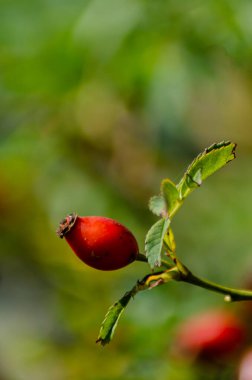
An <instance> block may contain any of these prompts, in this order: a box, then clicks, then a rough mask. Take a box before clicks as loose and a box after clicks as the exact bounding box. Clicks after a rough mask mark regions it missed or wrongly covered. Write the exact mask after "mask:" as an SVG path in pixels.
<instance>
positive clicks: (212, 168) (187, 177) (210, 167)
mask: <svg viewBox="0 0 252 380" xmlns="http://www.w3.org/2000/svg"><path fill="white" fill-rule="evenodd" d="M235 148H236V144H235V143H232V142H229V141H227V142H225V141H224V142H221V143H218V144H213V145H211V146H210V147H209V148H207V149H205V150H204V152H202V153H200V154H199V155H198V157H196V158H195V160H193V162H192V163H191V165H190V166H189V167H188V169H187V171H186V172H185V174H184V176H183V178H182V180H181V181H180V183H179V184H178V186H177V189H178V192H179V196H180V199H181V200H182V199H183V198H185V197H187V196H188V195H189V194H190V193H191V192H192V191H193V190H194V189H195V188H197V187H199V186H200V185H201V184H202V181H204V180H205V179H206V178H207V177H209V176H210V175H211V174H213V173H214V172H216V171H217V170H219V169H220V168H222V167H223V166H225V165H226V164H227V163H228V162H229V161H232V160H233V159H234V158H235Z"/></svg>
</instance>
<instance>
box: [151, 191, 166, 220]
mask: <svg viewBox="0 0 252 380" xmlns="http://www.w3.org/2000/svg"><path fill="white" fill-rule="evenodd" d="M149 209H150V210H151V211H152V212H153V214H155V215H157V216H165V215H166V213H167V210H166V202H165V199H164V197H163V196H162V195H154V197H152V198H150V200H149Z"/></svg>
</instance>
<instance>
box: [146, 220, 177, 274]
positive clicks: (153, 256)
mask: <svg viewBox="0 0 252 380" xmlns="http://www.w3.org/2000/svg"><path fill="white" fill-rule="evenodd" d="M170 222H171V221H170V219H169V218H162V219H160V220H158V221H157V222H156V223H155V224H153V226H152V227H151V228H150V230H149V231H148V233H147V235H146V239H145V252H146V257H147V259H148V262H149V264H150V267H151V268H152V269H153V268H154V267H155V266H160V265H161V252H162V247H163V239H164V236H165V234H166V231H167V229H168V228H169V225H170Z"/></svg>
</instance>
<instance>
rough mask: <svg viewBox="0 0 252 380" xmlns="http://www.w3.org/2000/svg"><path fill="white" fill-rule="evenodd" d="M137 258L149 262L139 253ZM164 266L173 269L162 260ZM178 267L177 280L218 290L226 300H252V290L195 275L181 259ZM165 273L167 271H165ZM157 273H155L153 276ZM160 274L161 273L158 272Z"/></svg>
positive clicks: (214, 290) (177, 264)
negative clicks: (230, 286) (218, 282)
mask: <svg viewBox="0 0 252 380" xmlns="http://www.w3.org/2000/svg"><path fill="white" fill-rule="evenodd" d="M137 260H139V261H144V262H148V260H147V258H146V256H144V255H142V254H139V256H138V258H137ZM162 266H163V267H166V268H168V269H171V265H170V264H169V263H168V262H167V261H165V260H162ZM176 268H177V270H178V276H176V277H175V278H173V279H174V280H176V281H183V282H187V283H189V284H192V285H195V286H199V287H201V288H204V289H208V290H210V291H213V292H217V293H220V294H224V296H225V297H224V300H225V301H226V302H235V301H249V300H252V290H245V289H235V288H229V287H227V286H223V285H220V284H216V283H214V282H212V281H209V280H207V279H204V278H201V277H198V276H195V275H194V274H193V273H192V272H191V271H190V270H189V269H188V268H187V267H186V266H185V265H184V264H183V263H181V261H180V260H178V259H176ZM163 273H165V271H164V272H163ZM154 275H155V273H153V276H154ZM158 275H159V276H160V273H159V274H158Z"/></svg>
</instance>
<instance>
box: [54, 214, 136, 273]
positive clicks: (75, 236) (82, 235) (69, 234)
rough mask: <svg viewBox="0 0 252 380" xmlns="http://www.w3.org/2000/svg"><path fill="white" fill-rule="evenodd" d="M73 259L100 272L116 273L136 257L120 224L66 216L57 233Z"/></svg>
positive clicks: (131, 238) (133, 242) (132, 243)
mask: <svg viewBox="0 0 252 380" xmlns="http://www.w3.org/2000/svg"><path fill="white" fill-rule="evenodd" d="M57 234H58V236H59V237H61V238H63V237H64V238H65V239H66V241H67V243H68V244H69V245H70V247H71V248H72V250H73V251H74V252H75V253H76V255H77V256H78V257H79V258H80V259H81V260H82V261H83V262H84V263H85V264H87V265H89V266H90V267H93V268H95V269H100V270H104V271H107V270H115V269H120V268H123V267H125V266H126V265H128V264H130V263H132V262H133V261H134V260H135V259H136V257H137V254H138V245H137V241H136V239H135V237H134V236H133V234H132V233H131V232H130V231H129V230H128V229H127V228H126V227H124V226H123V225H122V224H120V223H118V222H117V221H115V220H113V219H109V218H104V217H101V216H85V217H80V216H77V215H75V214H70V215H68V216H67V217H66V218H65V219H64V220H62V222H61V223H60V226H59V228H58V230H57Z"/></svg>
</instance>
